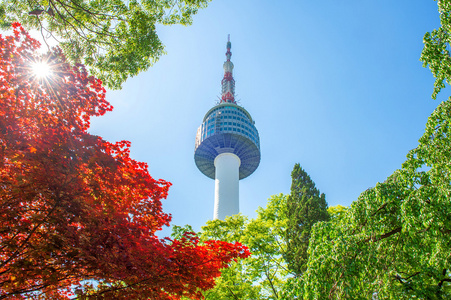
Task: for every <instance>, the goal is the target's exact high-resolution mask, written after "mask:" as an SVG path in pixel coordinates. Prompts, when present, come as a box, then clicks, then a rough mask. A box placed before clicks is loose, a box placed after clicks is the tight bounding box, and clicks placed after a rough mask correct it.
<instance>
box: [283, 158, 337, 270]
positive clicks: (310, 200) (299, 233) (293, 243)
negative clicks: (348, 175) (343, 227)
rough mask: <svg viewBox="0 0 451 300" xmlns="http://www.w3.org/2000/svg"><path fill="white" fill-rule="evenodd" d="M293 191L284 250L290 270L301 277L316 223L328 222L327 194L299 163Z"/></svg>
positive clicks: (292, 176)
mask: <svg viewBox="0 0 451 300" xmlns="http://www.w3.org/2000/svg"><path fill="white" fill-rule="evenodd" d="M291 180H292V181H291V194H290V195H289V196H288V200H287V216H288V224H287V229H286V234H285V239H286V243H287V249H286V251H285V253H284V257H285V260H286V261H287V263H288V268H289V269H290V271H292V272H293V273H295V274H296V276H300V275H301V274H302V273H303V272H304V271H305V269H306V264H307V260H308V256H307V249H308V245H309V239H310V232H311V230H312V226H313V224H315V223H316V222H318V221H328V220H329V214H328V212H327V202H326V196H325V195H324V194H320V192H319V190H318V189H317V188H316V187H315V183H314V182H313V181H312V179H311V178H310V176H309V175H308V174H307V172H305V171H304V169H302V168H301V166H300V165H299V164H295V165H294V168H293V171H292V172H291Z"/></svg>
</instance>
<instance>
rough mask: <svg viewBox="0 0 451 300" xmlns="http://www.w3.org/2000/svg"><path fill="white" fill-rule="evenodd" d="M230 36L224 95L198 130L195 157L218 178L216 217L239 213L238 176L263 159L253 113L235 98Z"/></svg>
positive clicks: (207, 172) (245, 174) (205, 171)
mask: <svg viewBox="0 0 451 300" xmlns="http://www.w3.org/2000/svg"><path fill="white" fill-rule="evenodd" d="M230 49H231V43H230V37H229V40H228V42H227V52H226V58H227V60H226V61H225V62H224V78H223V79H222V82H221V84H222V96H221V100H220V103H219V104H218V105H216V106H214V107H213V108H211V109H210V110H209V111H208V112H207V113H206V114H205V117H204V119H203V122H202V125H201V126H200V127H199V129H198V130H197V135H196V143H195V150H194V160H195V162H196V166H197V168H198V169H199V170H200V171H201V172H202V173H203V174H204V175H205V176H207V177H210V178H212V179H215V204H214V214H213V218H214V219H221V220H223V219H225V217H226V216H231V215H234V214H237V213H239V180H240V179H243V178H246V177H248V176H249V175H251V174H252V173H253V172H254V171H255V170H256V169H257V167H258V165H259V163H260V138H259V135H258V131H257V128H255V122H254V121H253V120H252V117H251V115H250V114H249V113H248V112H247V111H246V110H245V109H244V108H243V107H241V106H239V105H238V104H237V103H236V102H235V80H234V79H233V74H232V71H233V63H232V62H231V61H230V57H231V56H232V52H231V51H230Z"/></svg>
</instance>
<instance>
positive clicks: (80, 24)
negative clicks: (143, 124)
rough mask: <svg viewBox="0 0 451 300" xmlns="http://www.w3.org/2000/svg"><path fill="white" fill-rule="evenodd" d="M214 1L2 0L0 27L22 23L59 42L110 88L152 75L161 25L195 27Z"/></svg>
mask: <svg viewBox="0 0 451 300" xmlns="http://www.w3.org/2000/svg"><path fill="white" fill-rule="evenodd" d="M208 2H209V0H139V1H138V0H130V1H124V0H93V1H91V0H69V1H61V0H35V1H26V0H1V1H0V23H1V25H3V27H8V28H9V25H10V23H11V22H13V21H18V22H20V23H21V24H22V25H23V26H24V27H25V28H26V29H28V30H30V29H36V30H38V31H40V32H41V34H42V37H43V39H44V41H45V43H47V42H48V41H49V40H54V41H56V42H58V43H59V46H60V47H61V48H62V49H63V52H64V54H65V56H66V57H67V59H68V60H69V62H71V63H83V64H84V65H86V66H88V67H89V68H90V70H91V73H92V74H93V75H94V76H96V77H98V78H100V79H101V80H102V81H103V83H104V84H105V85H106V86H108V87H109V88H120V87H121V85H122V83H124V82H125V80H126V79H127V78H128V77H131V76H135V75H137V74H138V73H139V72H141V71H145V70H147V69H148V68H149V67H150V66H152V65H153V64H154V63H155V62H156V61H157V60H158V58H159V57H160V56H161V55H162V54H163V53H164V46H163V44H162V43H161V41H160V39H159V38H158V35H157V32H156V25H157V24H164V25H172V24H182V25H189V24H191V22H192V16H193V15H194V14H196V12H197V11H198V9H199V8H204V7H206V6H207V3H208Z"/></svg>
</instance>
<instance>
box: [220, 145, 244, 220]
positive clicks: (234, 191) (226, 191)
mask: <svg viewBox="0 0 451 300" xmlns="http://www.w3.org/2000/svg"><path fill="white" fill-rule="evenodd" d="M214 165H215V208H214V213H213V219H215V220H216V219H220V220H224V219H225V217H226V216H232V215H235V214H237V213H239V212H240V207H239V180H240V178H239V177H240V172H239V170H240V165H241V160H240V158H239V157H238V156H236V155H235V154H233V153H221V154H219V155H218V156H216V158H215V160H214Z"/></svg>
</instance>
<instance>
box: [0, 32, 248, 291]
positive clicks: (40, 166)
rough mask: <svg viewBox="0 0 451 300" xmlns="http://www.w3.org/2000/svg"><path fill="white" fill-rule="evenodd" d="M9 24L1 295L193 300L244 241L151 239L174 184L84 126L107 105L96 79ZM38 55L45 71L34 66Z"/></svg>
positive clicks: (1, 91) (3, 105)
mask: <svg viewBox="0 0 451 300" xmlns="http://www.w3.org/2000/svg"><path fill="white" fill-rule="evenodd" d="M13 27H14V34H13V35H12V36H7V37H2V36H0V56H1V58H0V185H1V189H0V203H1V205H0V224H1V225H0V247H1V251H0V299H2V298H14V299H25V298H27V299H29V298H33V297H35V298H40V299H41V298H48V299H68V298H71V297H73V294H71V293H72V292H73V291H76V292H77V293H78V297H79V298H85V297H88V298H95V299H102V298H105V299H178V298H179V296H181V295H185V296H189V297H192V298H193V299H199V298H201V295H200V293H199V292H198V291H199V289H201V290H203V289H208V288H211V287H212V286H213V285H214V278H215V277H217V276H219V275H220V273H219V270H220V269H221V268H223V267H226V266H227V263H228V262H230V261H231V260H234V259H236V258H238V257H247V256H248V255H249V252H248V250H247V248H246V247H244V246H242V245H240V244H229V243H225V242H213V241H211V242H207V243H204V244H199V240H198V238H197V237H196V236H195V235H192V234H186V235H185V237H184V238H182V239H181V240H176V241H172V240H170V239H165V240H160V239H158V238H157V237H156V236H155V232H156V231H157V230H160V229H161V228H162V226H165V225H168V224H169V222H170V219H171V217H170V215H168V214H166V213H164V212H163V211H162V207H161V201H160V200H161V199H164V198H165V197H166V195H167V192H168V188H169V186H170V183H169V182H166V181H164V180H155V179H153V178H152V177H151V176H150V175H149V173H148V171H147V164H145V163H142V162H137V161H135V160H133V159H131V158H130V156H129V147H130V143H129V142H127V141H121V142H118V143H110V142H107V141H104V140H103V139H102V138H100V137H97V136H93V135H91V134H89V133H88V132H87V129H88V128H89V120H90V118H91V117H92V116H101V115H103V114H104V113H105V112H107V111H110V110H111V109H112V107H111V105H110V104H109V103H108V102H107V101H106V100H105V90H104V88H103V87H102V84H101V82H100V80H98V79H96V78H94V77H92V76H89V75H88V73H87V71H86V69H85V68H84V67H83V66H82V65H76V66H70V65H69V64H68V63H66V61H65V58H64V56H63V55H62V54H61V52H60V51H59V50H58V49H57V50H53V51H52V52H51V53H48V54H45V55H38V54H37V53H36V50H37V49H38V47H39V44H38V42H36V41H35V40H33V39H31V38H30V37H29V36H28V34H27V33H26V32H25V31H24V29H23V28H22V27H21V26H20V25H19V24H14V26H13ZM42 59H44V60H46V61H47V62H48V63H49V64H50V66H51V68H52V75H51V76H49V77H46V78H38V77H36V76H35V75H33V74H32V72H31V67H30V65H31V63H32V62H33V61H37V60H42ZM89 286H94V288H92V289H89V288H88V287H89Z"/></svg>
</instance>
